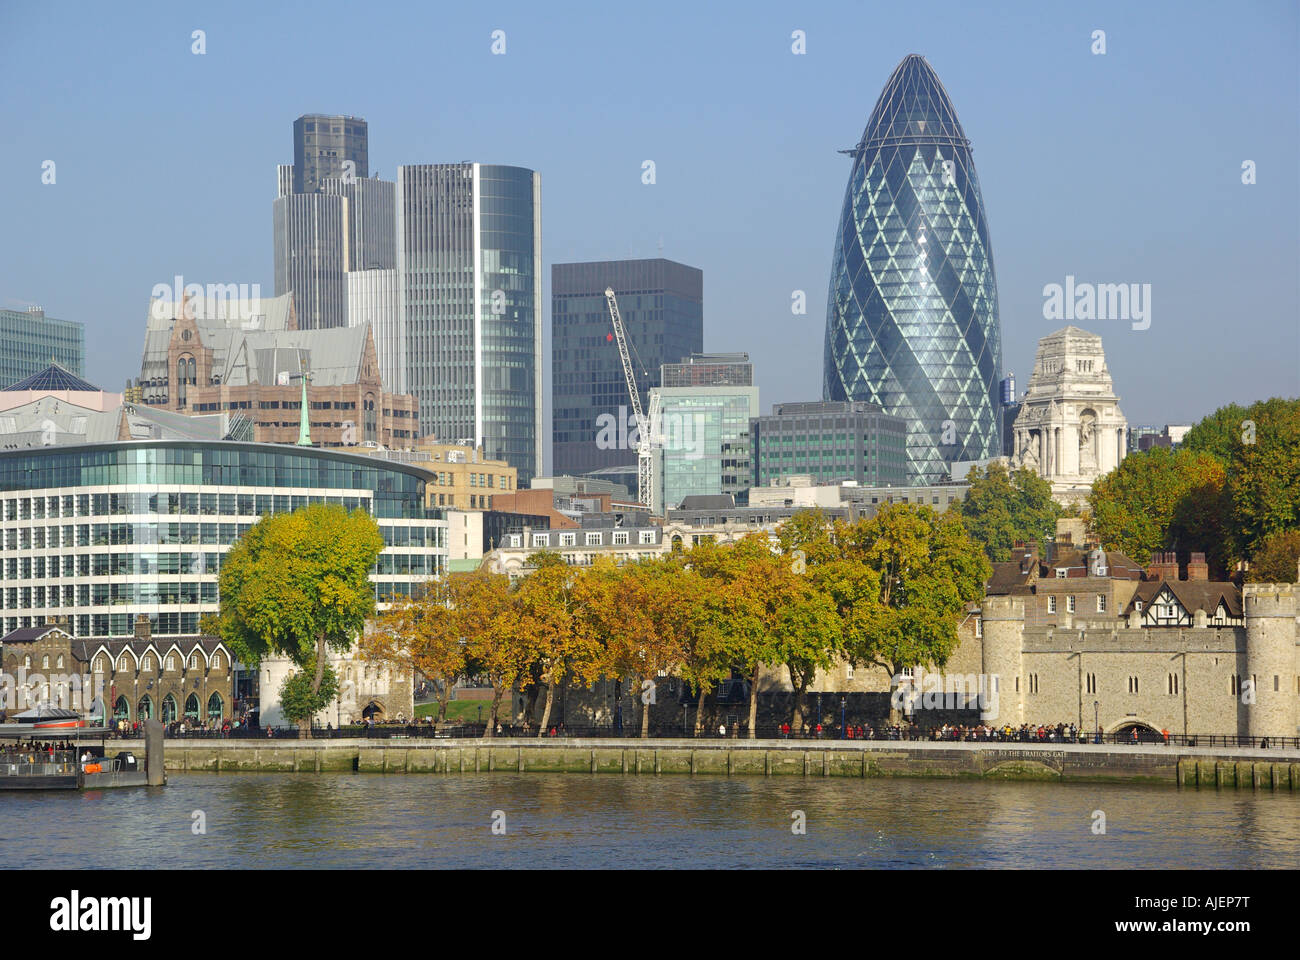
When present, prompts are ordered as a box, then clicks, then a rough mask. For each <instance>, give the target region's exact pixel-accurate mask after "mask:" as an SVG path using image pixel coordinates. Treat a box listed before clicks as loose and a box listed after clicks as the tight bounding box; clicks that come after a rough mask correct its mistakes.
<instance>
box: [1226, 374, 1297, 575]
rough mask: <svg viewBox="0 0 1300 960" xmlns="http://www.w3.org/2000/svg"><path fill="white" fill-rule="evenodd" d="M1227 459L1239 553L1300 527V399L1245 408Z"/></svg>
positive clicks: (1229, 487) (1255, 547) (1254, 549)
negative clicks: (1244, 415)
mask: <svg viewBox="0 0 1300 960" xmlns="http://www.w3.org/2000/svg"><path fill="white" fill-rule="evenodd" d="M1244 422H1245V423H1246V426H1244V427H1243V426H1241V425H1239V426H1238V433H1237V436H1236V443H1235V444H1234V445H1233V448H1232V456H1231V459H1230V460H1229V461H1228V476H1227V489H1228V498H1229V500H1230V501H1231V504H1232V513H1231V525H1232V534H1233V540H1234V541H1235V546H1236V547H1237V551H1238V555H1240V556H1250V555H1251V554H1253V553H1255V552H1257V551H1258V550H1259V549H1260V548H1261V547H1262V546H1263V543H1264V541H1265V539H1266V538H1267V537H1269V536H1270V535H1271V534H1274V533H1278V532H1280V531H1283V530H1294V529H1297V528H1300V400H1283V399H1280V398H1277V397H1275V398H1273V399H1271V400H1263V401H1260V402H1259V403H1255V404H1252V405H1251V406H1250V407H1249V408H1248V409H1247V410H1246V417H1245V421H1244Z"/></svg>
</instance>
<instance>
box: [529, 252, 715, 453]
mask: <svg viewBox="0 0 1300 960" xmlns="http://www.w3.org/2000/svg"><path fill="white" fill-rule="evenodd" d="M606 287H613V288H614V293H615V295H616V296H617V297H618V308H619V314H620V315H621V316H622V318H623V324H624V326H625V327H626V328H627V335H628V339H629V345H630V347H631V348H633V349H634V350H635V354H634V356H633V372H634V373H635V374H636V378H637V387H638V388H639V390H640V393H641V404H642V409H645V408H646V406H647V405H648V403H649V395H650V388H651V387H657V386H660V383H659V377H660V367H661V366H662V365H663V364H665V363H677V362H678V361H680V360H682V359H683V358H684V357H688V356H690V355H691V354H693V353H700V352H702V351H703V350H704V274H703V272H701V271H700V270H697V269H696V268H695V267H688V266H685V265H684V264H680V263H675V262H673V261H672V260H664V259H656V260H607V261H601V262H596V263H557V264H554V265H552V267H551V424H552V425H551V439H552V444H553V447H552V466H551V469H552V472H553V473H554V474H556V475H560V474H583V473H590V472H592V471H593V470H600V469H603V468H605V467H614V466H625V465H627V464H632V465H634V466H635V464H636V449H635V446H633V447H631V448H629V447H628V446H627V445H626V444H620V445H616V446H611V445H610V444H609V443H602V442H598V438H599V437H602V436H603V437H608V436H609V431H608V430H602V426H603V425H604V424H605V423H606V422H608V419H609V418H618V417H619V416H622V418H623V424H624V429H616V431H615V435H616V436H620V437H630V438H631V439H632V440H635V432H634V431H633V429H632V427H633V426H634V424H631V423H630V421H631V413H632V403H631V397H630V396H629V395H628V392H627V379H626V377H625V376H624V375H623V364H622V362H621V361H620V359H619V355H618V346H617V344H615V343H614V341H613V340H612V338H611V337H612V331H613V328H612V327H611V325H610V319H609V309H608V306H607V304H606V301H605V288H606ZM638 361H639V362H638ZM602 417H603V418H605V419H604V420H602Z"/></svg>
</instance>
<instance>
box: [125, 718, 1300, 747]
mask: <svg viewBox="0 0 1300 960" xmlns="http://www.w3.org/2000/svg"><path fill="white" fill-rule="evenodd" d="M485 729H486V728H485V725H484V724H475V723H469V724H458V725H443V726H433V725H430V724H414V725H401V724H376V725H375V726H373V727H363V726H356V727H352V726H348V727H324V728H322V727H313V728H312V729H311V731H310V733H309V734H304V732H303V731H300V730H299V729H298V728H297V727H271V728H267V727H240V728H238V729H231V730H187V731H184V732H181V731H174V732H173V731H169V732H168V733H167V737H168V738H169V739H180V740H299V739H311V740H343V739H367V740H446V739H468V738H478V737H483V735H484V732H485ZM551 730H552V728H550V727H548V728H547V729H546V731H545V732H544V733H542V734H541V735H540V736H539V735H538V729H537V727H533V726H530V727H524V726H505V725H502V727H501V730H500V732H499V733H497V734H496V735H495V736H496V737H498V738H502V739H504V738H516V739H519V738H526V739H539V740H551V739H561V738H562V739H640V737H641V727H640V725H635V726H631V725H626V724H625V725H623V726H622V727H621V728H620V727H616V726H612V725H610V726H581V727H570V726H560V725H559V724H556V725H554V732H553V733H552V732H551ZM756 732H757V739H764V740H820V741H831V740H847V741H854V740H861V741H868V742H881V741H894V742H913V743H915V742H932V743H933V742H937V743H984V744H989V745H995V744H1008V745H1013V744H1038V745H1047V744H1061V745H1066V744H1069V745H1074V744H1082V745H1093V746H1098V745H1104V746H1151V745H1167V746H1178V747H1238V748H1243V747H1244V748H1253V749H1260V748H1262V749H1300V737H1246V736H1234V735H1224V734H1174V733H1171V734H1169V735H1168V736H1167V737H1166V736H1165V735H1164V734H1161V733H1152V732H1150V731H1144V732H1140V733H1139V734H1138V736H1137V737H1136V738H1135V737H1134V736H1133V734H1132V733H1131V732H1122V733H1097V732H1095V731H1093V732H1086V731H1082V730H1078V731H1076V732H1074V733H1070V732H1069V731H1068V730H1067V731H1066V732H1064V733H1062V734H1058V733H1057V732H1056V730H1055V729H1053V730H1051V731H1050V732H1049V731H1047V730H1044V732H1043V734H1042V736H1039V734H1038V731H1037V730H1036V729H1035V730H1033V731H1019V730H1016V731H1012V732H1011V733H1010V734H1006V733H1002V732H997V731H993V732H990V731H985V732H977V731H973V730H959V731H946V732H945V731H941V730H940V731H932V730H919V729H916V728H911V727H902V728H887V729H883V730H874V729H873V730H871V731H867V730H864V731H863V732H862V734H861V735H858V733H857V732H856V730H855V731H854V733H853V735H851V736H841V733H840V731H838V730H833V729H829V728H825V727H824V728H823V729H822V731H821V732H820V734H819V733H818V732H817V731H815V730H809V731H808V732H806V733H799V732H795V731H793V730H791V731H789V732H786V731H784V730H782V729H781V728H780V727H767V726H760V727H758V728H757V731H756ZM649 735H650V736H651V737H654V738H657V739H672V740H696V739H698V740H724V739H725V740H737V741H744V740H748V739H750V738H749V736H748V733H747V732H746V731H745V730H744V729H736V728H730V727H729V728H728V729H727V731H726V733H725V735H724V734H722V733H720V732H719V731H718V730H717V729H714V730H712V731H710V730H708V729H705V730H703V731H701V733H700V734H699V736H698V737H697V736H696V735H695V732H694V730H687V731H685V732H683V731H682V730H681V728H680V727H678V728H675V729H671V728H663V727H657V726H652V727H651V728H650V730H649ZM115 736H116V734H115ZM126 736H128V737H129V736H130V734H127V735H126Z"/></svg>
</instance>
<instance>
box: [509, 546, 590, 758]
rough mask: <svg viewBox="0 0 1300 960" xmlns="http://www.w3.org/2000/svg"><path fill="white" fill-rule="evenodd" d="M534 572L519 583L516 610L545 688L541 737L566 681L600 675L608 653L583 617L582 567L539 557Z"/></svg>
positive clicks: (553, 556)
mask: <svg viewBox="0 0 1300 960" xmlns="http://www.w3.org/2000/svg"><path fill="white" fill-rule="evenodd" d="M533 564H534V569H533V572H532V573H530V574H529V575H528V576H527V577H525V578H524V579H523V580H522V581H521V582H520V583H519V585H518V588H517V591H516V598H515V609H516V611H517V613H518V616H519V624H518V629H519V632H520V635H521V636H524V637H526V638H527V639H526V640H525V641H524V642H525V643H527V644H528V647H529V651H530V653H531V658H532V664H531V667H532V672H533V674H534V675H535V676H536V677H537V680H538V682H539V683H541V684H543V685H545V687H546V703H545V706H544V707H543V708H542V719H541V724H540V725H539V726H538V728H537V735H538V736H539V737H540V736H542V735H543V734H544V733H545V731H546V729H547V726H548V725H549V724H550V722H551V709H552V707H553V706H554V704H555V691H556V689H557V688H558V687H559V685H560V684H561V683H563V682H564V680H565V678H566V677H570V678H572V679H573V680H575V681H577V682H578V683H581V684H583V685H587V684H591V683H593V682H595V680H596V679H597V678H598V677H599V676H600V672H601V669H600V668H601V665H602V661H603V657H602V654H603V652H604V648H603V644H602V643H601V637H600V635H599V634H597V633H596V632H593V631H591V630H590V629H588V625H587V622H586V621H585V620H584V619H583V618H582V617H580V616H579V615H578V604H579V603H581V602H582V596H583V595H582V593H581V592H580V591H578V590H577V585H578V583H579V582H581V580H582V579H583V576H584V574H583V571H582V570H581V568H578V567H572V566H570V565H569V564H567V563H565V562H564V560H563V559H562V558H561V557H560V556H559V555H558V554H554V553H549V552H548V553H540V554H537V555H535V556H534V558H533Z"/></svg>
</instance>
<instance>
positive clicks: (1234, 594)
mask: <svg viewBox="0 0 1300 960" xmlns="http://www.w3.org/2000/svg"><path fill="white" fill-rule="evenodd" d="M1166 588H1168V590H1169V592H1170V593H1171V594H1173V596H1174V599H1176V600H1177V601H1178V603H1179V604H1180V605H1181V606H1182V608H1183V609H1184V610H1186V611H1187V612H1188V613H1189V614H1194V613H1196V611H1197V610H1204V611H1205V613H1206V614H1207V615H1209V616H1214V614H1215V613H1216V612H1217V611H1218V609H1219V604H1223V606H1224V608H1225V609H1226V610H1227V611H1228V616H1230V617H1240V616H1241V615H1242V614H1241V591H1240V590H1238V589H1237V585H1236V584H1235V583H1231V582H1228V581H1220V580H1165V579H1160V580H1144V581H1143V582H1142V583H1140V584H1138V588H1137V589H1136V590H1135V591H1133V596H1132V598H1131V599H1130V600H1129V604H1128V607H1127V608H1126V609H1125V611H1124V612H1125V613H1128V612H1129V611H1131V610H1133V609H1134V608H1135V607H1134V604H1135V603H1136V602H1137V601H1141V602H1142V609H1143V610H1147V609H1148V608H1149V607H1150V606H1151V603H1152V601H1153V600H1155V599H1156V597H1158V596H1160V593H1161V591H1163V590H1164V589H1166Z"/></svg>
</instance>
